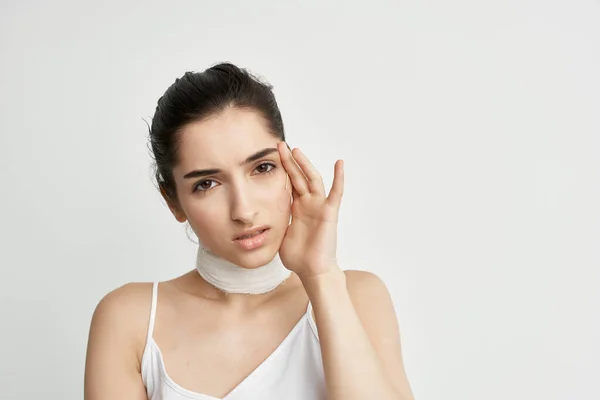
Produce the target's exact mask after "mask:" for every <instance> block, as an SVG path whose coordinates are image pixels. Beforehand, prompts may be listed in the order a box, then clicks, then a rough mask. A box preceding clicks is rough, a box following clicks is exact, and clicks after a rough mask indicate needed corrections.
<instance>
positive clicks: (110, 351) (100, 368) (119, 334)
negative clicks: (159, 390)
mask: <svg viewBox="0 0 600 400" xmlns="http://www.w3.org/2000/svg"><path fill="white" fill-rule="evenodd" d="M151 298H152V284H151V283H128V284H126V285H123V286H121V287H119V288H117V289H115V290H113V291H111V292H109V293H108V294H106V295H105V296H104V297H103V298H102V299H101V300H100V301H99V302H98V305H97V306H96V309H95V310H94V313H93V315H92V321H91V324H90V332H89V338H88V345H87V354H86V365H85V382H84V398H85V399H86V400H88V399H89V400H104V399H109V398H110V399H117V398H128V399H144V398H146V397H145V388H144V385H143V383H142V380H141V375H140V360H141V354H142V353H143V348H144V347H145V342H146V333H147V326H148V321H149V320H150V309H151Z"/></svg>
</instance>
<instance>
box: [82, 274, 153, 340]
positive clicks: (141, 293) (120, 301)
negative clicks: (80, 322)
mask: <svg viewBox="0 0 600 400" xmlns="http://www.w3.org/2000/svg"><path fill="white" fill-rule="evenodd" d="M151 300H152V283H146V282H132V283H127V284H125V285H123V286H121V287H119V288H117V289H114V290H112V291H110V292H109V293H107V294H106V295H105V296H104V297H103V298H102V299H101V300H100V301H99V302H98V305H97V306H96V309H95V310H94V313H93V316H92V326H91V328H92V329H98V330H104V329H107V328H110V330H111V331H113V332H114V333H115V334H120V335H123V336H126V337H129V338H130V339H131V340H132V342H136V341H138V340H139V339H142V337H143V339H144V341H145V334H146V330H147V329H146V328H147V325H148V322H149V320H150V307H151Z"/></svg>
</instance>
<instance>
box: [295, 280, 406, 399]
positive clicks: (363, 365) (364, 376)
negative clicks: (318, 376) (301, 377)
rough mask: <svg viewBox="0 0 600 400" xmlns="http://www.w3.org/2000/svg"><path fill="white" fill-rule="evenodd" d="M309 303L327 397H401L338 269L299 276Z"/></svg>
mask: <svg viewBox="0 0 600 400" xmlns="http://www.w3.org/2000/svg"><path fill="white" fill-rule="evenodd" d="M302 282H303V284H304V287H305V289H306V291H307V293H308V296H309V298H310V301H311V303H312V305H313V309H314V313H315V320H316V323H317V329H318V332H319V341H320V345H321V353H322V357H323V369H324V372H325V380H326V383H327V390H328V393H329V396H330V399H331V400H339V399H344V400H364V399H381V400H404V398H403V397H402V396H401V395H400V394H399V393H398V392H397V391H396V390H395V389H394V387H393V386H392V384H391V382H390V379H389V377H387V376H386V375H385V373H384V371H383V368H382V365H381V363H380V361H379V359H378V357H377V354H376V353H375V350H374V349H373V346H372V345H371V343H370V341H369V338H368V336H367V333H366V332H365V330H364V328H363V326H362V324H361V322H360V319H359V317H358V314H357V313H356V311H355V309H354V306H353V304H352V301H351V298H350V294H349V292H348V289H347V287H346V276H345V274H344V272H343V271H342V270H337V269H336V270H335V272H331V273H328V274H324V275H321V276H318V277H313V278H310V279H308V278H307V279H303V281H302Z"/></svg>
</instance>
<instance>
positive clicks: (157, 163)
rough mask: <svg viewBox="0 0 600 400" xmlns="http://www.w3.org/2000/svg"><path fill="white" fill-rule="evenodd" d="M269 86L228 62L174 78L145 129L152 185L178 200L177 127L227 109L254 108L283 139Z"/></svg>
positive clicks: (280, 124) (277, 109)
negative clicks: (175, 172)
mask: <svg viewBox="0 0 600 400" xmlns="http://www.w3.org/2000/svg"><path fill="white" fill-rule="evenodd" d="M272 89H273V86H272V85H270V84H269V83H267V82H265V81H264V80H261V79H259V78H258V77H256V76H255V75H253V74H252V73H250V72H249V71H248V70H246V69H243V68H239V67H237V66H235V65H233V64H231V63H220V64H216V65H214V66H212V67H210V68H208V69H206V70H205V71H203V72H186V73H185V74H184V75H183V76H182V77H181V78H177V79H175V83H173V84H172V85H171V86H169V88H168V89H167V91H166V92H165V93H164V94H163V95H162V97H160V98H159V99H158V104H157V106H156V111H155V112H154V116H153V117H152V125H151V126H150V127H149V136H150V137H149V141H150V144H151V146H152V154H151V157H152V159H153V163H152V166H153V168H154V177H155V179H156V183H157V184H158V186H157V189H159V190H161V189H162V190H163V191H164V192H165V194H166V195H167V196H168V197H169V198H170V199H172V200H177V191H176V186H175V179H174V178H173V168H174V167H175V166H176V165H177V163H178V162H179V159H178V149H179V146H178V145H179V136H180V133H181V131H182V128H183V127H184V126H185V125H187V124H189V123H191V122H196V121H200V120H203V119H206V118H208V117H211V116H214V115H217V114H219V113H221V112H223V111H224V110H225V109H227V108H228V107H235V108H240V109H252V110H255V111H257V112H259V113H260V114H261V116H262V117H263V119H264V120H265V122H266V127H267V129H268V130H269V132H270V133H271V134H273V136H275V137H277V138H279V139H281V140H283V141H285V133H284V129H283V120H282V119H281V113H280V111H279V107H278V105H277V102H276V101H275V95H274V94H273V90H272Z"/></svg>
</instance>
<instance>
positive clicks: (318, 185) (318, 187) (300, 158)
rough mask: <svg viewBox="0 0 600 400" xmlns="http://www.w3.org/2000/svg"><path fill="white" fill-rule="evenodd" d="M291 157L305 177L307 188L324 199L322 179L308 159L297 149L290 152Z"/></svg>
mask: <svg viewBox="0 0 600 400" xmlns="http://www.w3.org/2000/svg"><path fill="white" fill-rule="evenodd" d="M292 155H293V156H294V159H295V160H296V162H298V165H299V166H300V168H302V172H304V175H306V178H307V180H308V188H309V189H310V191H311V193H315V194H319V195H321V196H323V197H325V185H324V184H323V178H322V177H321V175H320V174H319V172H318V171H317V169H316V168H315V166H314V165H313V164H312V163H311V162H310V160H309V159H308V157H306V155H305V154H304V153H303V152H302V150H300V149H299V148H295V149H294V150H293V151H292Z"/></svg>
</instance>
